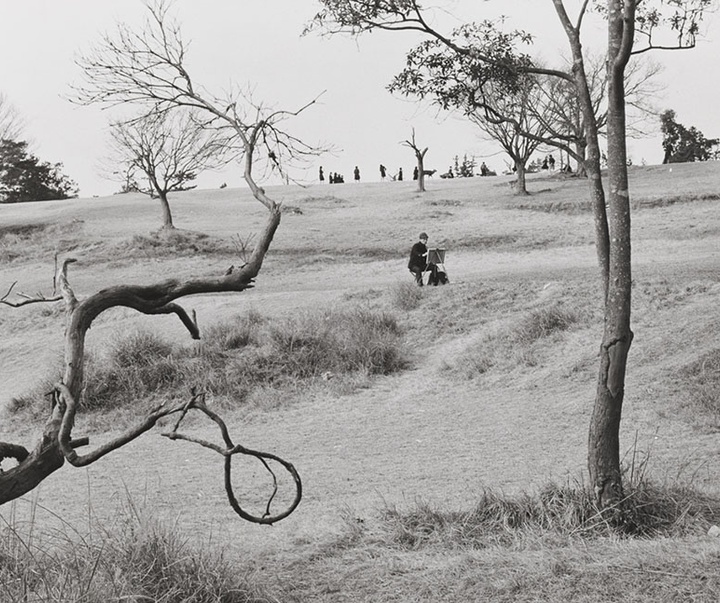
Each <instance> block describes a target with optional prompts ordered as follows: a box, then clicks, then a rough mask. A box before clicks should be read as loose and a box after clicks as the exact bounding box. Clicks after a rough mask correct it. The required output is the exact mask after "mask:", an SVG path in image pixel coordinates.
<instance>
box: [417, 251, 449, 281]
mask: <svg viewBox="0 0 720 603" xmlns="http://www.w3.org/2000/svg"><path fill="white" fill-rule="evenodd" d="M431 264H434V265H435V267H436V269H437V270H442V271H443V272H444V273H445V274H447V270H446V269H445V249H444V248H442V247H436V248H434V249H428V250H427V264H426V265H425V270H423V274H422V275H423V277H424V276H425V274H427V273H428V272H430V271H429V270H428V266H430V265H431Z"/></svg>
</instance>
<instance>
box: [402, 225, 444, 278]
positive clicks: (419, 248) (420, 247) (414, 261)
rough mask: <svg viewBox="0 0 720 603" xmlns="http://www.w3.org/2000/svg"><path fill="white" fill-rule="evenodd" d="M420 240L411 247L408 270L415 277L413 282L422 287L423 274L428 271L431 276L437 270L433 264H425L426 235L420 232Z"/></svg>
mask: <svg viewBox="0 0 720 603" xmlns="http://www.w3.org/2000/svg"><path fill="white" fill-rule="evenodd" d="M418 238H419V239H420V240H419V241H418V242H417V243H415V245H413V246H412V249H411V250H410V260H409V261H408V270H410V272H412V273H413V275H415V282H416V283H417V284H418V285H419V286H420V287H422V286H423V280H422V275H423V272H425V271H427V270H429V271H430V272H431V273H432V274H433V275H434V274H435V271H436V270H437V266H435V264H428V263H427V255H428V250H427V241H428V236H427V234H426V233H424V232H421V233H420V236H419V237H418Z"/></svg>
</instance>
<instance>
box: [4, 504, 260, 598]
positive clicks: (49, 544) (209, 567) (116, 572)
mask: <svg viewBox="0 0 720 603" xmlns="http://www.w3.org/2000/svg"><path fill="white" fill-rule="evenodd" d="M0 599H2V600H3V601H78V602H80V601H81V602H83V603H105V602H107V601H155V602H158V603H159V602H165V603H171V602H173V603H174V602H187V603H190V602H193V603H218V602H222V603H260V602H261V601H267V600H268V599H267V597H266V596H265V595H264V594H263V593H262V592H261V591H260V590H259V588H258V587H257V586H256V585H253V584H251V583H250V582H249V581H248V580H247V579H246V578H245V577H244V575H243V573H242V572H239V571H238V568H237V565H236V564H235V563H233V562H231V561H230V560H229V559H228V558H227V557H226V556H225V554H224V553H223V551H218V550H217V549H216V548H215V547H214V546H212V547H211V546H210V544H209V543H206V544H193V543H191V542H190V540H189V539H188V538H187V537H185V536H183V535H181V534H180V532H179V530H178V527H177V526H168V525H165V524H162V523H160V522H159V521H158V520H157V519H155V518H154V517H152V516H150V517H148V516H147V515H141V514H139V513H138V512H137V509H135V508H133V507H132V506H131V508H130V509H129V510H126V511H125V512H124V513H123V514H121V519H120V520H118V521H117V522H116V523H115V524H113V525H111V526H110V527H104V526H100V525H99V524H96V525H95V526H94V527H93V529H92V530H91V533H89V534H82V533H80V532H79V531H78V530H76V529H74V528H73V527H72V526H70V525H69V524H68V523H66V522H63V523H62V526H61V528H60V529H58V530H54V531H52V532H45V531H42V530H40V529H39V528H38V527H37V526H36V525H35V519H34V516H33V517H32V518H31V519H30V521H29V523H27V524H23V523H20V522H19V521H15V520H13V519H12V518H11V520H10V521H8V522H6V523H5V525H4V527H3V528H2V529H0Z"/></svg>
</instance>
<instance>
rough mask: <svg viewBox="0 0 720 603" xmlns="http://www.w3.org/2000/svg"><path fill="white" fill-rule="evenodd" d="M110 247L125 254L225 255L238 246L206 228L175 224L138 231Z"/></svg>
mask: <svg viewBox="0 0 720 603" xmlns="http://www.w3.org/2000/svg"><path fill="white" fill-rule="evenodd" d="M110 251H111V252H112V254H113V255H115V254H121V257H123V258H165V257H178V256H189V255H196V254H203V255H211V256H212V255H223V256H225V255H232V254H233V253H234V252H236V249H235V247H234V246H233V244H232V242H231V241H227V240H224V239H220V238H217V237H212V236H210V235H208V234H205V233H203V232H194V231H188V230H180V229H176V228H173V229H169V230H159V231H157V232H154V233H151V234H147V235H143V234H136V235H134V236H133V237H132V238H130V239H127V240H125V241H121V242H119V243H117V244H116V245H115V246H114V248H113V249H112V250H110Z"/></svg>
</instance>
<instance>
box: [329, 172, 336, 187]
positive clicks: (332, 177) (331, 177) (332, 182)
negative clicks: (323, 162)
mask: <svg viewBox="0 0 720 603" xmlns="http://www.w3.org/2000/svg"><path fill="white" fill-rule="evenodd" d="M328 180H329V183H330V184H335V174H333V173H332V172H330V176H328Z"/></svg>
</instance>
